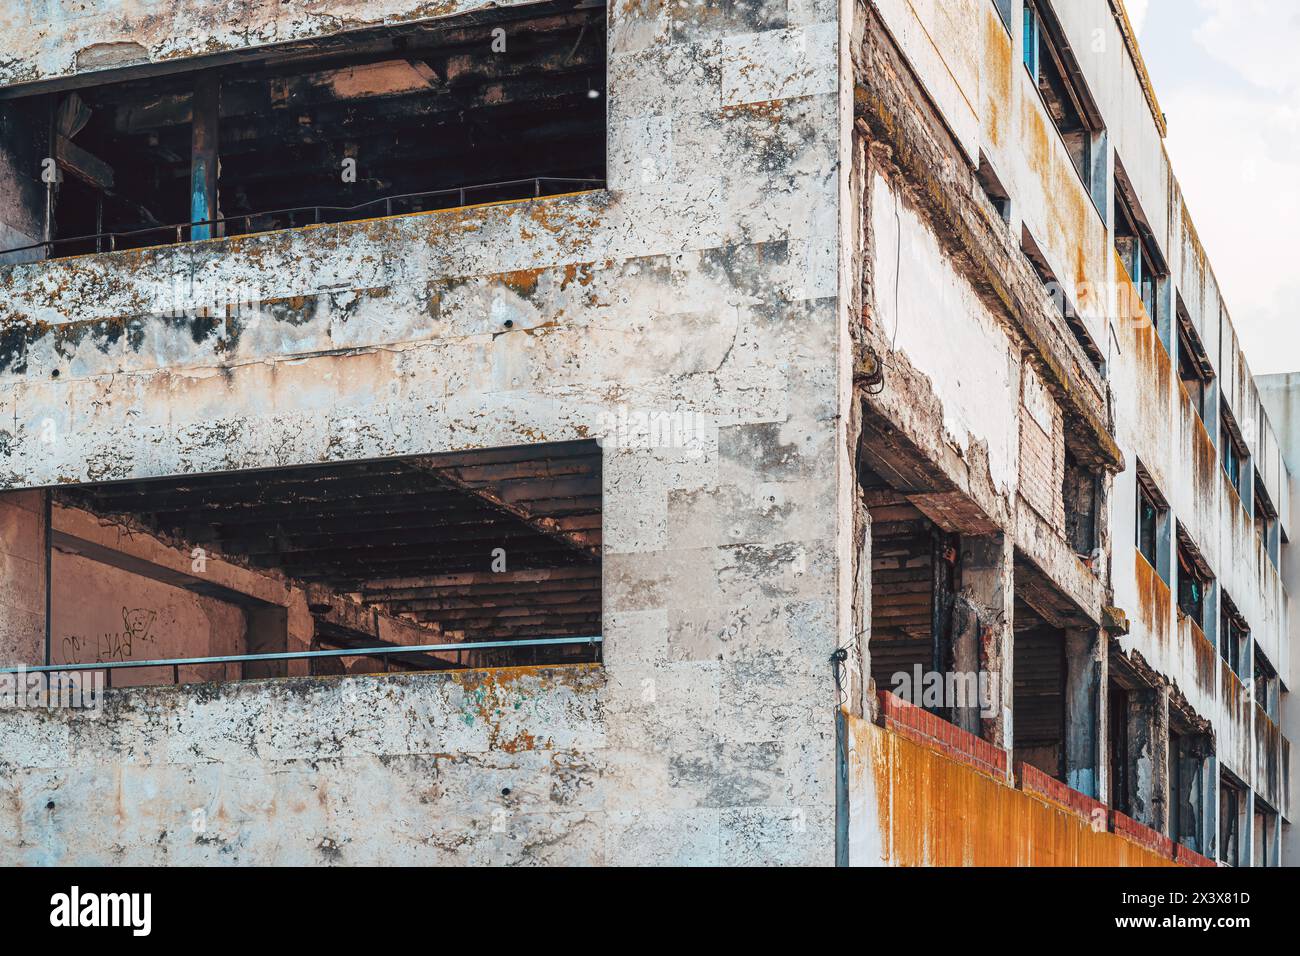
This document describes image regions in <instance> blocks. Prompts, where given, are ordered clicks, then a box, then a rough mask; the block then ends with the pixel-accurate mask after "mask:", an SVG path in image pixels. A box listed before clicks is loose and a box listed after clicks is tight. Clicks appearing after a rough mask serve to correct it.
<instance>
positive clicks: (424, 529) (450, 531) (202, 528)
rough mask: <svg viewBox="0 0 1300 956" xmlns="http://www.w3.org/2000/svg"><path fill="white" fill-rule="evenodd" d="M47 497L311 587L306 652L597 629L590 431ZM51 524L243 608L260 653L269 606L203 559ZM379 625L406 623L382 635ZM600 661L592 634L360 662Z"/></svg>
mask: <svg viewBox="0 0 1300 956" xmlns="http://www.w3.org/2000/svg"><path fill="white" fill-rule="evenodd" d="M53 507H54V508H55V511H56V514H69V515H74V514H76V513H89V514H90V515H91V516H93V517H94V518H95V519H97V520H99V521H103V522H109V523H113V524H116V525H120V526H124V527H126V528H128V529H130V530H131V531H132V532H135V531H143V532H147V533H148V534H150V535H152V536H153V537H156V538H158V539H159V540H161V541H162V542H164V543H165V544H166V545H168V546H170V547H173V548H175V549H176V550H177V551H179V552H180V553H182V554H185V555H187V556H188V555H191V554H195V555H197V554H203V555H205V556H206V557H207V558H208V559H212V560H217V559H219V560H221V561H223V562H225V563H227V564H230V565H234V566H237V567H241V568H248V569H256V570H258V571H264V572H269V573H270V574H271V575H273V576H274V578H275V579H276V580H287V581H288V582H289V583H290V584H291V585H292V586H294V587H299V588H303V589H305V590H306V591H307V593H308V595H309V600H310V605H309V606H310V610H311V613H312V615H313V618H314V628H309V633H311V634H314V637H313V645H312V649H328V648H346V647H375V646H381V645H383V644H386V643H391V642H393V640H396V642H397V643H401V644H410V645H418V644H441V643H457V644H462V643H463V644H465V645H466V647H467V648H470V649H471V650H472V644H473V643H474V642H480V641H512V640H522V639H526V638H563V637H594V636H599V635H600V633H601V564H600V548H601V459H600V449H599V446H598V445H597V444H596V443H595V442H592V441H577V442H562V443H552V444H544V445H530V446H519V447H511V448H502V449H492V450H484V451H469V452H458V453H452V454H440V455H428V456H420V457H413V458H401V459H378V460H369V461H350V462H342V463H338V464H324V465H312V466H302V467H289V468H278V469H273V470H262V471H243V472H227V473H216V474H202V475H194V476H185V477H173V478H162V479H149V480H142V481H125V482H114V483H106V484H99V485H78V486H69V487H65V488H61V489H58V490H56V491H55V492H54V493H53ZM74 509H75V511H74ZM54 527H55V533H54V536H53V538H54V540H53V544H54V547H55V548H56V549H57V550H59V551H60V552H62V553H64V554H65V555H69V556H75V558H76V559H77V560H93V561H96V562H100V563H101V564H105V565H111V566H113V567H115V569H116V571H115V572H114V573H120V572H122V571H127V572H132V573H133V574H135V575H136V577H132V578H131V579H130V581H135V580H138V579H139V576H140V575H142V574H144V575H147V576H152V577H153V578H154V580H155V581H162V582H163V583H164V584H168V585H170V586H172V587H179V588H183V589H185V590H188V591H190V592H192V593H194V594H197V595H201V596H203V597H204V598H205V599H213V598H218V599H221V600H223V601H227V602H230V603H233V604H236V605H240V606H241V607H243V608H244V609H245V613H246V616H247V619H248V635H249V637H248V638H247V640H246V641H245V642H244V643H243V644H241V645H240V646H242V647H244V648H245V651H246V652H250V653H251V652H256V651H258V650H259V648H258V647H256V646H254V645H255V644H257V643H258V641H257V640H255V639H254V638H253V636H252V635H253V633H254V630H255V626H258V627H266V626H270V627H272V628H274V626H275V621H274V619H273V618H266V617H265V615H264V614H262V612H263V611H273V610H275V609H273V608H263V607H262V606H261V605H260V604H259V603H258V602H256V601H252V600H251V599H245V597H246V596H244V595H239V594H235V593H233V592H232V591H231V587H230V586H229V585H228V584H221V585H217V584H213V583H211V582H212V581H213V580H214V579H212V578H211V576H209V575H205V574H204V573H203V572H202V571H199V572H196V573H195V574H193V575H180V576H177V575H171V576H170V577H168V576H165V575H163V576H160V575H158V574H156V573H153V572H148V571H142V570H141V568H142V563H141V562H140V561H139V560H137V559H134V558H129V557H125V556H122V555H114V554H112V553H109V552H108V551H106V549H105V548H103V547H96V546H93V545H91V544H88V543H87V542H86V541H83V540H79V539H78V538H77V537H76V535H75V533H64V532H61V531H60V527H61V526H60V523H59V522H57V521H56V523H55V526H54ZM70 559H71V558H70ZM127 586H128V587H129V586H130V582H128V583H127ZM150 586H151V587H152V586H153V585H150ZM127 603H128V604H130V603H140V602H127ZM249 608H252V609H255V610H257V611H258V613H259V614H260V615H261V616H260V617H257V619H256V620H255V619H254V617H255V615H253V614H252V613H251V612H250V611H249ZM372 612H373V613H372ZM114 613H115V612H114ZM123 613H126V610H125V607H124V610H123ZM375 614H378V615H380V616H381V617H382V622H381V621H380V619H379V618H376V617H375ZM110 623H111V622H110ZM381 624H382V625H383V626H381ZM105 626H107V625H105ZM279 626H280V628H281V630H283V627H284V623H283V619H282V618H281V620H280V622H279ZM86 629H87V630H98V629H100V622H99V621H98V620H95V621H92V622H90V623H89V624H88V625H87V627H86ZM385 634H397V635H400V637H399V638H398V639H389V638H385V639H383V640H378V639H377V638H378V637H382V636H383V635H385ZM281 642H283V634H281ZM268 649H270V648H268ZM191 653H192V656H202V655H203V652H202V651H201V650H199V651H196V652H188V651H187V655H186V656H190V655H191ZM137 656H138V655H137ZM159 656H160V655H157V654H155V655H153V656H146V657H144V658H143V659H145V660H151V659H158V658H159ZM161 656H169V655H161ZM92 659H93V658H92ZM593 659H599V645H598V644H589V643H585V642H584V643H580V644H573V645H562V646H553V647H526V648H503V649H483V650H479V651H474V652H473V653H472V654H470V655H468V656H467V655H459V654H458V655H456V657H455V658H454V660H449V659H447V658H446V657H444V658H442V659H441V660H435V659H430V658H420V659H418V660H417V659H416V656H415V655H395V656H392V658H391V660H390V659H389V658H387V657H385V656H382V655H376V657H375V660H374V661H371V662H370V663H371V664H372V665H374V666H373V667H372V668H371V669H380V670H389V669H400V666H401V665H403V664H405V665H407V666H408V667H410V666H416V667H423V666H428V667H443V666H454V664H458V663H464V664H467V665H473V666H487V665H495V664H523V663H544V662H555V661H581V660H593ZM344 660H345V659H343V658H325V659H316V660H313V661H312V670H313V672H315V673H335V672H339V671H340V670H341V669H343V666H342V664H343V661H344ZM395 665H396V666H395ZM242 676H248V675H247V674H244V675H242Z"/></svg>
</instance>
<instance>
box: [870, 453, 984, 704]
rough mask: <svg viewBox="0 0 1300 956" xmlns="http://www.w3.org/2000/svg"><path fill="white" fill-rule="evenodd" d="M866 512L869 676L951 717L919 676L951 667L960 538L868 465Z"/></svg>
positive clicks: (941, 702)
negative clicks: (868, 524) (868, 533)
mask: <svg viewBox="0 0 1300 956" xmlns="http://www.w3.org/2000/svg"><path fill="white" fill-rule="evenodd" d="M862 494H863V497H864V498H865V500H866V504H867V508H868V511H869V512H870V514H871V644H870V647H871V676H872V677H873V678H874V679H875V682H876V686H877V687H878V688H879V689H881V690H888V691H891V692H892V693H895V694H897V695H898V696H900V697H902V698H903V699H905V700H907V701H908V702H909V703H912V704H915V705H917V706H918V707H924V708H925V709H926V710H929V711H930V712H932V713H935V714H937V715H939V716H941V717H943V718H944V719H945V720H951V719H952V713H951V708H950V707H949V706H948V704H949V703H950V702H949V701H948V700H946V699H941V695H938V694H934V695H932V696H931V697H930V698H929V699H928V700H927V699H926V698H925V696H924V689H925V677H926V675H929V674H932V673H938V674H943V675H946V674H947V673H948V672H949V671H950V670H951V660H950V648H951V630H952V618H953V603H954V600H955V595H956V592H957V588H958V586H959V584H960V562H959V541H958V538H957V536H956V535H952V534H948V533H946V532H945V531H944V530H943V529H941V528H939V527H938V526H936V525H935V524H934V522H932V521H931V520H930V519H929V518H927V517H926V516H925V515H924V514H923V513H922V512H921V511H920V509H918V508H917V507H916V505H914V504H913V503H912V502H911V501H909V500H908V499H907V498H906V497H904V496H903V495H901V494H899V493H898V492H896V491H895V490H894V489H893V488H892V487H890V486H889V484H888V483H886V482H885V480H884V479H883V478H881V477H880V476H879V475H877V474H875V473H874V472H870V471H866V470H865V469H864V473H863V476H862Z"/></svg>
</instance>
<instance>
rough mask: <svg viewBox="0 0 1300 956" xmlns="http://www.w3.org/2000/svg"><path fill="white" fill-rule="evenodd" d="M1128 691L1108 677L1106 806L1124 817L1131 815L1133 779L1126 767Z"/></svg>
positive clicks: (1127, 758)
mask: <svg viewBox="0 0 1300 956" xmlns="http://www.w3.org/2000/svg"><path fill="white" fill-rule="evenodd" d="M1129 695H1130V690H1129V687H1128V685H1127V684H1124V683H1122V682H1120V681H1119V680H1116V679H1115V678H1114V677H1111V678H1110V680H1109V681H1108V682H1107V686H1106V709H1107V714H1106V737H1107V741H1106V743H1107V747H1106V757H1107V763H1108V770H1109V773H1108V774H1107V791H1108V792H1107V795H1106V803H1107V804H1108V805H1110V806H1111V807H1112V808H1113V809H1115V810H1118V811H1119V812H1120V813H1123V814H1125V815H1127V816H1132V815H1133V800H1132V796H1133V779H1132V773H1131V772H1130V767H1129V741H1130V740H1131V739H1132V731H1131V728H1130V708H1131V707H1132V703H1131V701H1130V696H1129Z"/></svg>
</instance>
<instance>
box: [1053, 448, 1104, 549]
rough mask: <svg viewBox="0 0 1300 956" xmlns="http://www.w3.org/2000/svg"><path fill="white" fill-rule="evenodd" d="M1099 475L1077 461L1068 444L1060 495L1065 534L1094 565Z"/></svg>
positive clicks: (1098, 534)
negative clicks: (1063, 505)
mask: <svg viewBox="0 0 1300 956" xmlns="http://www.w3.org/2000/svg"><path fill="white" fill-rule="evenodd" d="M1101 494H1102V482H1101V475H1100V474H1099V473H1098V472H1097V471H1095V470H1094V469H1092V468H1089V467H1087V466H1086V465H1082V464H1080V463H1079V460H1078V459H1077V458H1075V456H1074V455H1073V454H1072V453H1071V451H1070V449H1069V448H1068V447H1067V448H1066V449H1065V470H1064V476H1063V479H1062V482H1061V498H1062V501H1063V502H1064V504H1065V537H1066V540H1067V541H1069V542H1070V545H1071V547H1073V548H1074V553H1075V554H1077V555H1079V557H1081V558H1083V559H1084V560H1085V561H1086V562H1087V563H1088V565H1089V567H1094V566H1095V565H1096V564H1097V561H1098V559H1099V558H1100V556H1101V522H1100V519H1099V515H1100V513H1101Z"/></svg>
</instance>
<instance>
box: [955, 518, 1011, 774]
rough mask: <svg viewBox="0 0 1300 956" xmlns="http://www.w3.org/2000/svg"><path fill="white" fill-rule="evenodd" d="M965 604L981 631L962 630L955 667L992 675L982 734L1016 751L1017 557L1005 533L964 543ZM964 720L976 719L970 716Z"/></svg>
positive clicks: (956, 643) (962, 549)
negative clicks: (1013, 708) (991, 698)
mask: <svg viewBox="0 0 1300 956" xmlns="http://www.w3.org/2000/svg"><path fill="white" fill-rule="evenodd" d="M961 551H962V555H961V592H960V594H961V598H962V601H961V602H960V603H961V605H962V606H963V607H964V608H966V609H967V610H968V611H972V612H973V613H974V617H975V619H976V621H977V627H974V628H971V629H969V630H968V629H965V628H963V629H962V631H963V633H959V634H958V635H957V636H956V639H955V641H954V648H953V662H954V666H955V668H956V669H958V670H961V669H964V668H970V669H975V665H977V666H978V670H980V671H983V672H984V673H987V674H988V675H989V676H988V679H989V681H990V686H991V688H992V689H993V690H994V703H995V706H994V707H993V708H991V712H990V713H981V714H980V715H979V734H980V736H981V737H983V738H984V739H985V740H987V741H989V743H992V744H995V745H996V746H998V747H1002V748H1003V749H1005V750H1011V748H1012V739H1013V732H1012V718H1011V700H1012V696H1013V693H1014V690H1015V685H1014V683H1013V678H1012V669H1011V665H1012V658H1013V653H1012V651H1013V645H1012V630H1011V626H1012V620H1013V617H1014V596H1015V590H1014V589H1015V556H1014V549H1013V546H1012V543H1011V539H1010V538H1008V537H1007V536H1006V535H1004V534H992V535H983V536H980V537H968V538H963V539H962V546H961ZM962 720H963V721H969V720H972V717H971V715H970V714H969V713H967V714H966V715H963V716H962Z"/></svg>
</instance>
